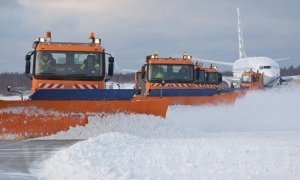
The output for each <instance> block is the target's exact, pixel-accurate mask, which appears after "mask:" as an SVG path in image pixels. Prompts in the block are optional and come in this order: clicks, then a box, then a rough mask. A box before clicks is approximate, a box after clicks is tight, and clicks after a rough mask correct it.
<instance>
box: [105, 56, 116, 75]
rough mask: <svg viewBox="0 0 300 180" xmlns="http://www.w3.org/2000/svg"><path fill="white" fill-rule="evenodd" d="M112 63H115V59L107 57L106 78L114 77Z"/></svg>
mask: <svg viewBox="0 0 300 180" xmlns="http://www.w3.org/2000/svg"><path fill="white" fill-rule="evenodd" d="M114 63H115V58H114V57H109V58H108V73H107V74H108V76H113V75H114Z"/></svg>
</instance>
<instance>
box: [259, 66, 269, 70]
mask: <svg viewBox="0 0 300 180" xmlns="http://www.w3.org/2000/svg"><path fill="white" fill-rule="evenodd" d="M259 69H260V70H263V69H271V66H260V67H259Z"/></svg>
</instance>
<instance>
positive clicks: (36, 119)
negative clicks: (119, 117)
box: [0, 98, 169, 140]
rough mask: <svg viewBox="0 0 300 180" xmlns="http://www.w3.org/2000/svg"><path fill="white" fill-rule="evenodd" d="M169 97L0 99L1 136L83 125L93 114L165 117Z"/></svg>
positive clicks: (15, 136)
mask: <svg viewBox="0 0 300 180" xmlns="http://www.w3.org/2000/svg"><path fill="white" fill-rule="evenodd" d="M168 105H169V100H167V99H160V98H156V99H151V100H149V99H147V98H134V99H132V100H129V101H125V100H111V101H107V100H103V101H88V100H73V101H72V100H69V101H58V100H51V101H47V100H26V101H1V100H0V139H2V140H3V139H22V138H30V137H40V136H46V135H50V134H55V133H57V132H59V131H66V130H68V129H69V128H70V127H74V126H77V125H79V126H84V125H85V124H87V123H88V116H89V115H94V114H112V113H119V112H123V113H138V114H152V115H156V116H161V117H166V112H167V109H168Z"/></svg>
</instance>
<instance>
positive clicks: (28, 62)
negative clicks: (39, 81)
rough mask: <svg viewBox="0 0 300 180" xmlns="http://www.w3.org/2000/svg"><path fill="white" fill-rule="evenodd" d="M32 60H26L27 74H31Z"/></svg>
mask: <svg viewBox="0 0 300 180" xmlns="http://www.w3.org/2000/svg"><path fill="white" fill-rule="evenodd" d="M30 66H31V64H30V60H26V64H25V74H27V75H28V74H30Z"/></svg>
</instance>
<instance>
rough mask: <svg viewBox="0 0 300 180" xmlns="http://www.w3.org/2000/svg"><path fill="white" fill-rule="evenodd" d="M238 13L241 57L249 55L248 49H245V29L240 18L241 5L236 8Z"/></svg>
mask: <svg viewBox="0 0 300 180" xmlns="http://www.w3.org/2000/svg"><path fill="white" fill-rule="evenodd" d="M236 10H237V15H238V36H239V59H241V58H245V57H247V55H246V51H245V49H244V37H243V30H242V26H241V18H240V9H239V7H237V8H236Z"/></svg>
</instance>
